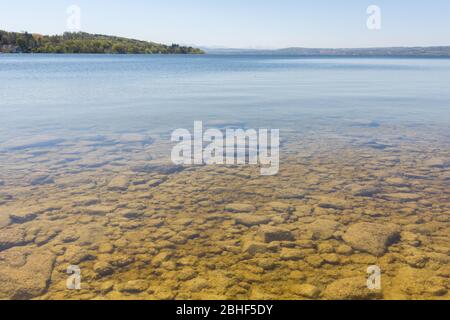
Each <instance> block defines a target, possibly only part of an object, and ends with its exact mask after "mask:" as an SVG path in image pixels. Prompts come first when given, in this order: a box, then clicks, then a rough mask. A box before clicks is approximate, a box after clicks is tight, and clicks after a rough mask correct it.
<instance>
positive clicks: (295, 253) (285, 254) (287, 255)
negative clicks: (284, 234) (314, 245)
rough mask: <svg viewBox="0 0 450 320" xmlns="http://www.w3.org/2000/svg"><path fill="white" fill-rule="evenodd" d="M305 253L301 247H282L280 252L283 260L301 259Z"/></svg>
mask: <svg viewBox="0 0 450 320" xmlns="http://www.w3.org/2000/svg"><path fill="white" fill-rule="evenodd" d="M304 257H305V255H304V254H303V253H302V252H301V251H300V250H299V249H291V248H282V249H281V252H280V258H281V260H294V261H295V260H301V259H303V258H304Z"/></svg>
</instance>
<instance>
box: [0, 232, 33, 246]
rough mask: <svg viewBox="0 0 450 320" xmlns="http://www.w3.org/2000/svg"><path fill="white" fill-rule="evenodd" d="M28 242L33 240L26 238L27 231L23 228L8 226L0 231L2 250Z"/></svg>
mask: <svg viewBox="0 0 450 320" xmlns="http://www.w3.org/2000/svg"><path fill="white" fill-rule="evenodd" d="M28 242H31V240H29V239H25V231H24V230H23V229H16V228H6V229H2V230H1V232H0V251H3V250H6V249H9V248H12V247H16V246H23V245H25V244H27V243H28Z"/></svg>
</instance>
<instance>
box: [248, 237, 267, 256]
mask: <svg viewBox="0 0 450 320" xmlns="http://www.w3.org/2000/svg"><path fill="white" fill-rule="evenodd" d="M267 250H268V245H267V244H265V243H262V242H258V241H253V240H247V241H245V242H244V244H243V245H242V251H243V252H246V253H249V254H251V255H255V254H257V253H265V252H267Z"/></svg>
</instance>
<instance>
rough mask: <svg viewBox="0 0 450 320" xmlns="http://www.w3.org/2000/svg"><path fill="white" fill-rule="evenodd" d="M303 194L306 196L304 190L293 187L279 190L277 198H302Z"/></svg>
mask: <svg viewBox="0 0 450 320" xmlns="http://www.w3.org/2000/svg"><path fill="white" fill-rule="evenodd" d="M305 196H306V194H305V192H304V191H302V190H297V189H294V188H291V189H284V190H281V191H280V192H279V193H278V195H277V197H278V198H280V199H287V200H289V199H303V198H305Z"/></svg>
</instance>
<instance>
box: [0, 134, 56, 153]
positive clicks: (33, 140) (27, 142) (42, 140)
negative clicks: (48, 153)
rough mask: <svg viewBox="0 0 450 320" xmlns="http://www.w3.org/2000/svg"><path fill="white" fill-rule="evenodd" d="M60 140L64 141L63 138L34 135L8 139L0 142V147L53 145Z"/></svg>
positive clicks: (25, 147) (17, 148)
mask: <svg viewBox="0 0 450 320" xmlns="http://www.w3.org/2000/svg"><path fill="white" fill-rule="evenodd" d="M61 142H64V139H62V138H58V137H52V136H34V137H27V138H17V139H13V140H9V141H7V142H5V143H3V144H1V145H0V148H1V149H6V150H23V149H31V148H44V147H52V146H55V145H57V144H59V143H61Z"/></svg>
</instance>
